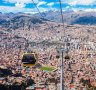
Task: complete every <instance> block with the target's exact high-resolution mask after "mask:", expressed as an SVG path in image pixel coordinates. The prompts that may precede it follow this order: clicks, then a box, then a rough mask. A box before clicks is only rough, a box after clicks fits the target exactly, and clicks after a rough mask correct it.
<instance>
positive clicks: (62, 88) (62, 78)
mask: <svg viewBox="0 0 96 90" xmlns="http://www.w3.org/2000/svg"><path fill="white" fill-rule="evenodd" d="M61 52H62V59H61V77H60V83H61V86H60V90H64V63H63V62H64V59H63V58H64V57H63V50H62V51H61Z"/></svg>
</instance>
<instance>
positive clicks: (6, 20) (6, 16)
mask: <svg viewBox="0 0 96 90" xmlns="http://www.w3.org/2000/svg"><path fill="white" fill-rule="evenodd" d="M42 15H43V17H44V18H42V17H41V16H40V14H39V13H37V14H27V13H22V12H19V13H12V12H10V13H2V12H0V26H1V27H4V28H12V29H17V28H21V27H23V28H24V27H26V26H27V27H28V28H31V27H32V25H33V24H34V25H36V24H42V23H45V22H46V21H49V22H50V21H53V22H61V15H60V12H59V11H46V12H43V13H42ZM63 16H64V23H66V24H81V25H95V24H96V12H84V11H78V12H74V11H72V10H68V11H64V12H63Z"/></svg>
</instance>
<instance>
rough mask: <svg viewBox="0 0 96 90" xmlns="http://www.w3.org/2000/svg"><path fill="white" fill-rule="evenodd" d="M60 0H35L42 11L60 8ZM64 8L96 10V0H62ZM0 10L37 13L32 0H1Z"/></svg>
mask: <svg viewBox="0 0 96 90" xmlns="http://www.w3.org/2000/svg"><path fill="white" fill-rule="evenodd" d="M58 1H59V0H34V2H35V3H36V4H37V6H38V8H39V9H40V11H41V12H44V11H48V10H54V11H57V10H60V9H59V2H58ZM62 7H63V10H64V11H65V10H74V11H78V10H84V11H96V0H62ZM0 12H7V13H8V12H15V13H16V12H26V13H28V12H30V13H36V12H37V9H36V8H35V7H34V5H33V3H32V0H0Z"/></svg>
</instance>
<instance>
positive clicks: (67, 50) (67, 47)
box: [59, 0, 70, 54]
mask: <svg viewBox="0 0 96 90" xmlns="http://www.w3.org/2000/svg"><path fill="white" fill-rule="evenodd" d="M59 2H60V11H61V18H62V23H63V30H64V37H65V35H66V32H65V28H64V26H65V25H64V17H63V10H62V3H61V0H59ZM65 40H67V41H66V43H65V49H66V54H68V52H69V49H70V45H69V44H70V43H68V38H67V39H66V38H65Z"/></svg>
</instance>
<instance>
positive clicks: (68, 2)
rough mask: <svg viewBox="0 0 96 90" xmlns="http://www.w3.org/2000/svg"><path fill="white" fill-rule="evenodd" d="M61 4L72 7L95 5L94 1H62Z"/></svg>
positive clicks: (95, 1) (95, 0)
mask: <svg viewBox="0 0 96 90" xmlns="http://www.w3.org/2000/svg"><path fill="white" fill-rule="evenodd" d="M62 2H63V3H67V4H70V5H71V6H74V5H94V4H96V0H62Z"/></svg>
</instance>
